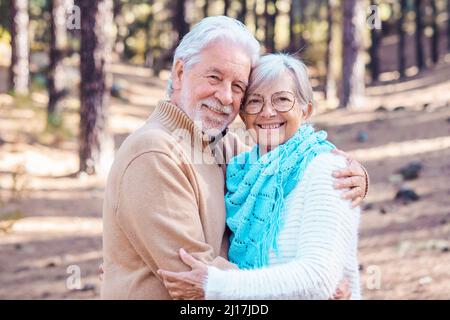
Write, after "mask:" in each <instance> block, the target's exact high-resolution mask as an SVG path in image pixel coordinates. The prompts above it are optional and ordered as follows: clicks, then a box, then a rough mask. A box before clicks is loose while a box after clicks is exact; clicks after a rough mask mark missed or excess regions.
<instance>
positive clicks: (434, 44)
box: [430, 0, 439, 63]
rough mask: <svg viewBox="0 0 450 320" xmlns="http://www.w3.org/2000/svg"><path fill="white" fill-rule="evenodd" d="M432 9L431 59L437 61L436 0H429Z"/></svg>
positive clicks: (437, 28)
mask: <svg viewBox="0 0 450 320" xmlns="http://www.w3.org/2000/svg"><path fill="white" fill-rule="evenodd" d="M430 5H431V10H432V20H431V28H432V29H433V36H432V37H431V60H432V61H433V63H437V62H438V60H439V25H438V23H437V19H438V10H437V7H436V0H430Z"/></svg>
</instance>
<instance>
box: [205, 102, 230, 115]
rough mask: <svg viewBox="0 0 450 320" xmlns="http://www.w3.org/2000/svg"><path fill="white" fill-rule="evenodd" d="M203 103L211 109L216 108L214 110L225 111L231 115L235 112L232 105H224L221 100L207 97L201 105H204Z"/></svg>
mask: <svg viewBox="0 0 450 320" xmlns="http://www.w3.org/2000/svg"><path fill="white" fill-rule="evenodd" d="M202 104H204V105H206V106H207V107H208V108H210V109H214V110H216V111H218V112H221V113H224V114H226V115H230V114H231V113H232V112H233V106H232V105H227V106H224V105H222V104H221V103H220V102H218V101H216V100H213V99H207V100H203V101H200V105H202Z"/></svg>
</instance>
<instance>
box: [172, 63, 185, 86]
mask: <svg viewBox="0 0 450 320" xmlns="http://www.w3.org/2000/svg"><path fill="white" fill-rule="evenodd" d="M183 72H184V63H183V61H181V60H180V59H178V60H177V61H176V62H175V65H174V66H173V68H172V87H173V89H180V88H181V83H182V77H183Z"/></svg>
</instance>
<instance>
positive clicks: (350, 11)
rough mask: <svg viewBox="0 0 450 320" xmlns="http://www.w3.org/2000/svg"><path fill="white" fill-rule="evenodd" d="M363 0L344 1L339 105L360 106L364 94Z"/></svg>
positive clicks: (342, 106) (346, 106)
mask: <svg viewBox="0 0 450 320" xmlns="http://www.w3.org/2000/svg"><path fill="white" fill-rule="evenodd" d="M364 9H365V7H364V3H363V1H360V0H346V1H344V3H343V22H344V26H343V52H342V56H343V57H342V63H343V65H342V91H341V96H340V103H339V107H341V108H348V107H352V108H358V107H360V106H361V105H362V101H363V95H364V71H365V66H364V59H363V55H362V53H363V42H362V32H363V30H364V27H365V10H364Z"/></svg>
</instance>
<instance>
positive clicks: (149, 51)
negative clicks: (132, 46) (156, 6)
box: [144, 0, 154, 67]
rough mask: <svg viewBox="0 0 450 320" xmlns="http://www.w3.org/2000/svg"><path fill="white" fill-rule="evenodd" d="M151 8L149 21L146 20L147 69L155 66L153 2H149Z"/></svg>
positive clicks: (145, 55)
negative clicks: (152, 46)
mask: <svg viewBox="0 0 450 320" xmlns="http://www.w3.org/2000/svg"><path fill="white" fill-rule="evenodd" d="M148 4H149V6H150V7H151V9H150V12H149V14H148V16H147V19H146V20H145V52H144V58H145V62H144V65H145V66H146V67H151V66H152V65H153V54H152V48H151V42H152V37H153V34H152V27H153V26H152V24H153V19H154V16H153V0H149V2H148Z"/></svg>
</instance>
